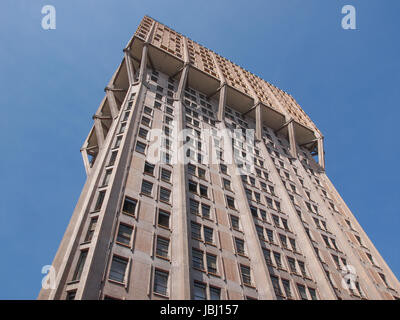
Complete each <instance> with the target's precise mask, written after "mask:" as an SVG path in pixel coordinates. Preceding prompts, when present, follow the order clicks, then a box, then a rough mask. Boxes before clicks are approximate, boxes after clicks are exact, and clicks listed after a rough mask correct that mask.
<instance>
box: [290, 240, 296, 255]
mask: <svg viewBox="0 0 400 320" xmlns="http://www.w3.org/2000/svg"><path fill="white" fill-rule="evenodd" d="M289 242H290V245H291V246H292V250H293V251H294V252H297V246H296V240H294V239H292V238H289Z"/></svg>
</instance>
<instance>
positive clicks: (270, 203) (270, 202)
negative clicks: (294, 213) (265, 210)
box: [265, 197, 273, 208]
mask: <svg viewBox="0 0 400 320" xmlns="http://www.w3.org/2000/svg"><path fill="white" fill-rule="evenodd" d="M265 200H266V201H267V206H268V207H269V208H273V204H272V199H271V198H268V197H265Z"/></svg>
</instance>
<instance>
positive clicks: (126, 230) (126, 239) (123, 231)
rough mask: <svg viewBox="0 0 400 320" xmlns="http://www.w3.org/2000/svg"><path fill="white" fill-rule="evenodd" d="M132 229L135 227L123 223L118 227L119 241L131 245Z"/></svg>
mask: <svg viewBox="0 0 400 320" xmlns="http://www.w3.org/2000/svg"><path fill="white" fill-rule="evenodd" d="M132 231H133V227H131V226H128V225H126V224H122V223H121V224H120V225H119V228H118V235H117V242H118V243H122V244H124V245H129V244H130V243H131V236H132Z"/></svg>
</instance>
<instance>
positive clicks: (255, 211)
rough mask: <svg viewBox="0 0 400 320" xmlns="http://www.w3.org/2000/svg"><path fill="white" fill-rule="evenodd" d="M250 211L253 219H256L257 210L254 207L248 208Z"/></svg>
mask: <svg viewBox="0 0 400 320" xmlns="http://www.w3.org/2000/svg"><path fill="white" fill-rule="evenodd" d="M250 211H251V214H252V215H253V217H255V218H258V214H257V208H256V207H254V206H250Z"/></svg>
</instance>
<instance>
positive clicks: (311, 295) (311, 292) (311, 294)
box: [308, 288, 318, 300]
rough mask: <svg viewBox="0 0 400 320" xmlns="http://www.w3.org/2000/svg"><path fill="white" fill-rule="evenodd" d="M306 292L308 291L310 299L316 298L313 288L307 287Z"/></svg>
mask: <svg viewBox="0 0 400 320" xmlns="http://www.w3.org/2000/svg"><path fill="white" fill-rule="evenodd" d="M308 292H309V293H310V297H311V300H318V299H317V293H316V291H315V289H313V288H308Z"/></svg>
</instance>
